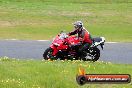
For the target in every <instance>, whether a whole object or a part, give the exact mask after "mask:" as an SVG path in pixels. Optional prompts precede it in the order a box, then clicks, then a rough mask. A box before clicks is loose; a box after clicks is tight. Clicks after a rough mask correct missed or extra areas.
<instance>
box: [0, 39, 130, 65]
mask: <svg viewBox="0 0 132 88" xmlns="http://www.w3.org/2000/svg"><path fill="white" fill-rule="evenodd" d="M50 44H51V41H26V40H0V57H4V56H7V57H9V58H16V59H36V60H42V59H43V57H42V55H43V52H44V50H45V49H46V48H47V47H49V45H50ZM100 50H101V48H100ZM99 60H100V61H105V62H112V63H123V64H132V43H105V47H104V50H101V57H100V59H99Z"/></svg>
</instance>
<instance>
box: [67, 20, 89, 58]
mask: <svg viewBox="0 0 132 88" xmlns="http://www.w3.org/2000/svg"><path fill="white" fill-rule="evenodd" d="M73 25H74V28H75V29H74V31H72V32H70V33H69V36H70V35H75V34H77V35H78V38H79V40H80V43H81V44H82V47H81V48H80V49H79V51H78V53H79V55H80V56H81V57H82V54H83V53H82V52H83V51H84V50H85V49H88V48H89V47H90V45H91V44H92V38H91V35H90V33H89V32H88V31H87V30H86V29H85V28H84V27H83V23H82V22H81V21H76V22H75V23H74V24H73ZM80 43H79V44H78V45H80Z"/></svg>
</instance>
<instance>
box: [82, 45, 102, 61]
mask: <svg viewBox="0 0 132 88" xmlns="http://www.w3.org/2000/svg"><path fill="white" fill-rule="evenodd" d="M87 54H88V55H85V56H86V57H87V56H88V57H90V58H86V57H85V58H82V60H83V61H93V62H95V61H97V60H98V59H99V57H100V50H99V49H98V48H97V47H93V48H90V49H89V50H88V51H87Z"/></svg>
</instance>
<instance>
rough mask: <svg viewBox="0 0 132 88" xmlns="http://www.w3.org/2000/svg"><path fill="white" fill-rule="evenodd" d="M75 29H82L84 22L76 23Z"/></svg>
mask: <svg viewBox="0 0 132 88" xmlns="http://www.w3.org/2000/svg"><path fill="white" fill-rule="evenodd" d="M74 27H75V29H77V30H79V29H82V27H83V23H82V21H76V22H75V23H74Z"/></svg>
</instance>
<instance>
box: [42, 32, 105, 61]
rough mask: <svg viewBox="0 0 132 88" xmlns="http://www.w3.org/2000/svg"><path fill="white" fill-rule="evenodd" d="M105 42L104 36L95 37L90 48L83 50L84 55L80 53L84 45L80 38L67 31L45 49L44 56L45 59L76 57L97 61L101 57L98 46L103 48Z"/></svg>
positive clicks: (72, 58)
mask: <svg viewBox="0 0 132 88" xmlns="http://www.w3.org/2000/svg"><path fill="white" fill-rule="evenodd" d="M104 42H105V38H104V37H98V38H93V43H92V45H91V46H90V48H88V49H86V50H85V51H83V53H82V54H83V55H79V53H78V50H79V48H81V47H82V44H81V43H80V39H79V38H78V37H77V36H68V35H67V34H66V33H64V32H61V33H60V34H59V35H57V36H56V37H55V39H54V40H53V42H52V44H51V45H50V47H49V48H47V49H46V50H45V52H44V54H43V57H44V59H45V60H48V59H60V60H64V59H70V60H74V59H75V60H84V61H88V60H90V61H97V60H98V59H99V57H100V50H99V49H98V48H97V46H98V45H100V46H101V48H102V49H103V45H104ZM82 56H83V57H82Z"/></svg>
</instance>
